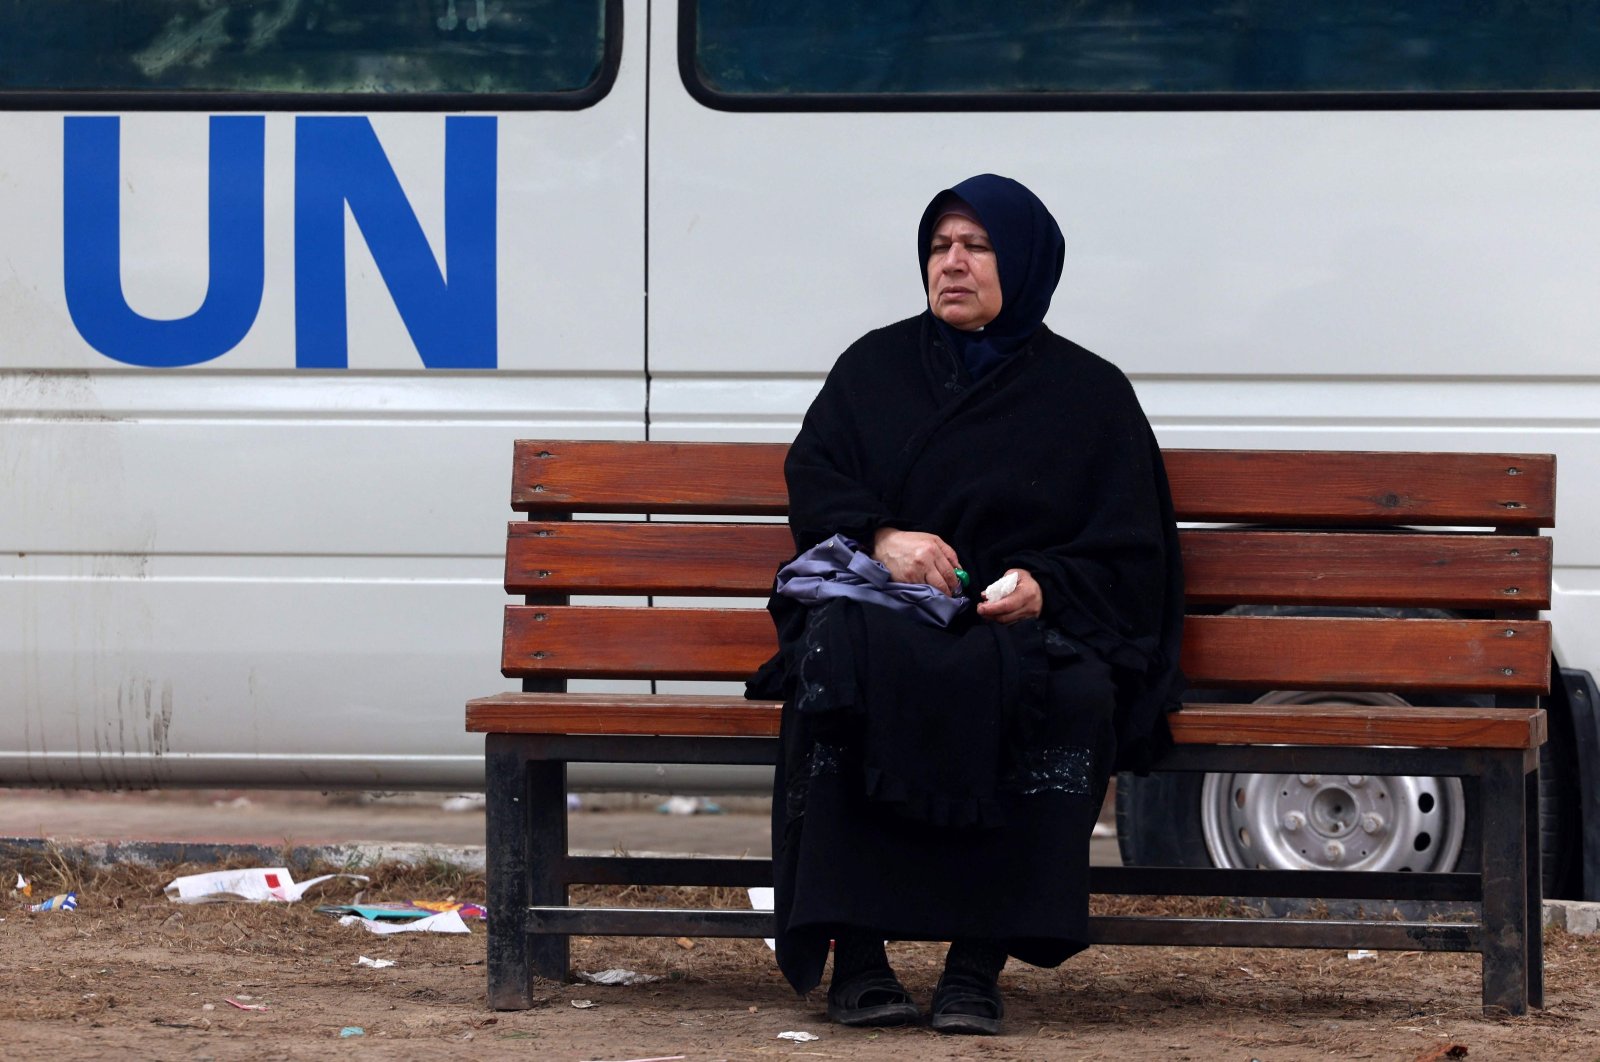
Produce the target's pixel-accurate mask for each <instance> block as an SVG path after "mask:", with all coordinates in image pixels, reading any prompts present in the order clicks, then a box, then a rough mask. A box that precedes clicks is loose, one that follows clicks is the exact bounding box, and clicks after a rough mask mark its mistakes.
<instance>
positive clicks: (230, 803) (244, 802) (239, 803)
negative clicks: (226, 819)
mask: <svg viewBox="0 0 1600 1062" xmlns="http://www.w3.org/2000/svg"><path fill="white" fill-rule="evenodd" d="M211 806H212V807H214V808H247V807H249V806H250V798H249V797H247V796H237V797H234V798H233V799H232V800H213V801H212V802H211Z"/></svg>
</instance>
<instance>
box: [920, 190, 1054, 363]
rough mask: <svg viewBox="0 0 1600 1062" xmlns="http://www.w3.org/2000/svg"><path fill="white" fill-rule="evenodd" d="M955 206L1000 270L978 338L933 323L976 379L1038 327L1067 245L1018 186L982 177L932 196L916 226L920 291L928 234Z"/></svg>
mask: <svg viewBox="0 0 1600 1062" xmlns="http://www.w3.org/2000/svg"><path fill="white" fill-rule="evenodd" d="M954 201H959V203H961V204H965V206H966V207H967V208H969V209H970V210H971V212H972V214H973V215H975V216H976V218H977V221H978V223H979V224H980V225H982V226H983V227H984V228H985V229H987V230H988V232H989V242H990V243H991V244H993V246H994V253H995V261H996V263H997V265H998V267H999V270H1000V297H1001V304H1000V313H999V315H998V316H996V317H995V319H994V320H993V321H990V322H989V323H988V324H987V325H986V326H984V328H983V329H982V330H981V331H976V332H966V331H963V330H961V329H959V328H952V327H951V326H949V325H947V324H945V323H944V322H943V321H941V320H939V319H938V318H937V317H935V318H934V323H935V324H936V325H937V326H938V328H939V331H940V333H941V334H942V335H943V337H944V341H945V343H946V344H948V345H949V347H950V349H952V350H954V351H955V352H956V353H957V354H958V355H959V356H960V357H961V362H962V364H963V365H965V366H966V369H967V373H968V374H969V375H970V376H971V377H972V378H973V379H974V380H976V379H978V378H979V377H981V376H983V375H984V374H985V373H987V372H988V371H989V370H991V369H993V368H994V367H995V366H997V365H999V364H1000V363H1001V362H1002V361H1004V360H1005V359H1006V358H1008V357H1010V356H1011V355H1012V354H1015V353H1016V352H1017V351H1019V350H1021V349H1022V347H1023V345H1024V344H1026V343H1027V341H1028V337H1030V336H1032V335H1033V333H1034V332H1035V331H1036V330H1037V329H1038V327H1039V326H1040V325H1041V324H1043V323H1044V315H1045V311H1047V310H1048V309H1050V297H1051V296H1052V295H1054V294H1055V290H1056V285H1057V284H1058V283H1060V281H1061V266H1062V263H1063V262H1064V261H1065V260H1066V241H1065V240H1064V239H1062V236H1061V226H1059V225H1057V224H1056V219H1055V218H1053V217H1051V216H1050V211H1049V210H1048V209H1047V208H1046V207H1045V205H1044V203H1043V202H1041V201H1040V199H1039V197H1038V196H1036V195H1034V194H1033V193H1032V192H1030V191H1029V190H1028V189H1027V188H1026V187H1025V186H1024V185H1023V184H1022V183H1021V182H1018V181H1014V180H1012V179H1011V178H1010V177H998V176H996V175H994V174H992V173H980V174H979V175H978V176H976V177H968V178H967V179H966V180H964V181H962V182H961V183H960V184H958V185H956V186H955V187H953V188H946V189H945V190H944V191H942V192H940V193H939V194H938V195H936V196H934V197H933V201H932V202H930V203H929V204H928V208H927V209H926V210H924V211H923V212H922V223H921V224H920V225H918V226H917V266H918V269H919V271H920V272H921V274H922V283H923V286H924V287H926V286H927V283H928V248H929V247H930V246H931V244H932V240H933V230H934V228H935V226H937V225H938V224H939V219H940V218H941V217H943V216H944V215H945V214H947V213H949V212H950V207H951V204H952V202H954ZM930 313H931V311H930Z"/></svg>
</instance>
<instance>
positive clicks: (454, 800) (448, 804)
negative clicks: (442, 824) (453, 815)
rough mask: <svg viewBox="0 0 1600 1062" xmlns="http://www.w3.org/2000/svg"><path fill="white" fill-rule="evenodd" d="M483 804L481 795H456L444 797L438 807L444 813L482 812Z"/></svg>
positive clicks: (483, 800)
mask: <svg viewBox="0 0 1600 1062" xmlns="http://www.w3.org/2000/svg"><path fill="white" fill-rule="evenodd" d="M485 803H486V801H485V798H484V795H483V794H482V793H457V794H456V795H455V796H453V797H446V798H445V800H444V802H443V803H442V804H440V805H439V807H440V808H441V809H442V810H444V811H482V810H483V809H484V807H485Z"/></svg>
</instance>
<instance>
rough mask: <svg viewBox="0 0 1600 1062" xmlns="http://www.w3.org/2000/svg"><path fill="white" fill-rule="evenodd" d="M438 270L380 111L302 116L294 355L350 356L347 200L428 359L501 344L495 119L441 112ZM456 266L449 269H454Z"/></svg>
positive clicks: (469, 355) (447, 365)
mask: <svg viewBox="0 0 1600 1062" xmlns="http://www.w3.org/2000/svg"><path fill="white" fill-rule="evenodd" d="M444 129H445V134H444V135H445V149H444V155H445V158H444V199H445V202H444V245H445V246H444V261H445V269H444V272H441V271H440V269H439V263H438V260H437V259H436V258H435V256H434V253H433V249H432V248H431V247H430V246H429V245H428V239H427V237H426V236H424V235H423V232H422V226H421V225H420V224H419V223H418V222H417V215H416V213H415V212H414V211H413V210H412V209H411V204H410V202H409V201H408V200H407V199H406V195H405V192H404V191H403V190H402V189H401V187H400V181H399V179H398V178H396V176H395V173H394V169H393V167H391V166H390V165H389V159H388V156H386V155H385V154H384V152H383V147H382V145H381V144H379V143H378V137H377V134H376V133H375V132H374V131H373V129H372V123H371V122H370V121H368V120H367V119H366V118H362V117H320V116H316V117H301V118H298V119H296V121H295V190H294V204H295V205H294V210H295V215H294V240H295V244H294V259H295V266H294V268H295V279H294V291H295V364H296V365H298V366H299V367H300V368H302V369H343V368H346V367H347V365H348V363H349V324H348V321H347V319H346V318H347V313H346V303H345V246H344V209H345V205H346V204H349V207H350V213H351V215H352V216H353V217H354V218H355V220H356V224H357V225H358V226H360V228H361V235H362V238H363V239H365V240H366V242H367V248H368V250H370V251H371V252H372V260H373V261H374V262H375V263H377V266H378V272H379V273H381V274H382V275H383V280H384V283H385V284H387V285H388V287H389V295H390V297H391V298H392V299H394V304H395V308H396V309H397V310H399V312H400V319H401V320H402V321H404V322H405V326H406V330H407V331H408V332H410V333H411V340H412V342H413V343H415V344H416V347H417V353H418V354H419V355H421V357H422V364H423V365H425V366H426V367H428V368H430V369H492V368H494V367H495V355H496V320H497V310H496V307H497V305H498V303H497V296H496V265H495V257H496V252H495V164H496V163H495V150H496V147H495V119H494V118H493V117H486V116H485V117H478V116H473V117H449V118H446V119H445V127H444ZM447 278H448V279H447Z"/></svg>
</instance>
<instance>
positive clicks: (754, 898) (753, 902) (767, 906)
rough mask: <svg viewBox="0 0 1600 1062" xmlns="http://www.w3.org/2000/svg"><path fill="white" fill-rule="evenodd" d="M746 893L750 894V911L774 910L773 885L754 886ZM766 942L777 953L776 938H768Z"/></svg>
mask: <svg viewBox="0 0 1600 1062" xmlns="http://www.w3.org/2000/svg"><path fill="white" fill-rule="evenodd" d="M745 891H746V892H748V893H749V894H750V909H751V910H752V911H770V910H772V886H771V885H753V886H751V887H750V888H749V889H746V890H745ZM766 941H767V947H769V948H771V949H772V950H773V951H777V950H778V941H777V939H776V938H774V937H767V938H766Z"/></svg>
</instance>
